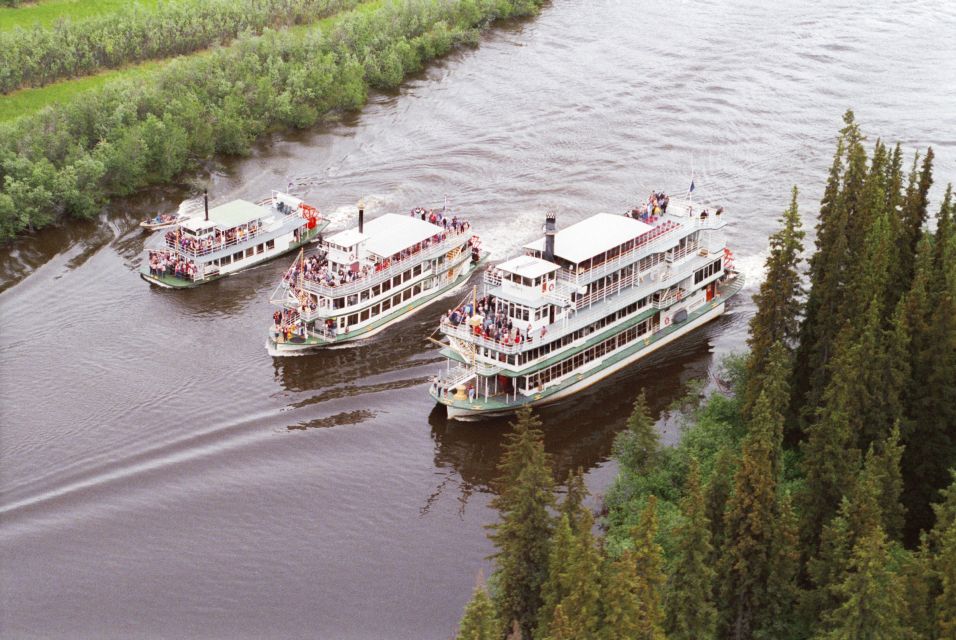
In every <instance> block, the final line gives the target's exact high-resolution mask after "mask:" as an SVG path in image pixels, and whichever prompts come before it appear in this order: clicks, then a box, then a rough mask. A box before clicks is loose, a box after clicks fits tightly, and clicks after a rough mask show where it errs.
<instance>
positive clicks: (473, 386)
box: [429, 275, 744, 418]
mask: <svg viewBox="0 0 956 640" xmlns="http://www.w3.org/2000/svg"><path fill="white" fill-rule="evenodd" d="M743 285H744V278H743V277H742V276H739V275H738V276H737V277H735V278H733V279H732V280H729V281H727V282H725V283H723V284H722V286H721V287H720V288H719V289H718V295H716V296H715V297H713V298H712V299H711V300H708V301H707V302H706V303H705V304H703V305H701V306H699V307H698V308H696V309H695V310H694V311H693V312H691V313H689V314H688V315H687V317H686V319H684V320H682V321H680V322H674V323H671V324H669V325H667V326H663V325H660V324H657V323H653V322H652V323H650V324H649V325H646V333H643V334H640V335H635V336H629V339H628V340H626V341H624V342H623V343H619V345H620V346H618V347H616V348H615V349H613V350H605V351H603V352H601V353H600V355H595V356H594V357H593V359H591V360H587V359H585V357H581V358H580V361H577V360H572V358H571V357H569V358H567V359H566V361H568V362H569V363H573V365H574V366H573V367H569V368H568V370H567V371H563V373H562V377H561V379H560V380H558V381H556V382H553V383H551V384H550V385H549V386H547V387H543V386H541V385H540V383H539V381H540V380H541V378H540V377H539V376H540V374H541V370H536V371H534V372H531V373H529V374H527V375H522V376H520V377H518V378H508V377H506V376H502V375H498V373H499V372H496V371H492V372H490V373H489V374H488V375H482V372H481V371H479V370H477V369H476V368H473V367H467V366H464V367H458V368H457V369H456V370H452V369H450V370H449V371H448V372H447V373H446V374H443V375H439V376H438V377H437V378H436V379H435V380H434V381H433V383H432V385H431V387H430V389H429V394H430V395H431V396H432V397H433V398H434V399H435V401H436V402H438V403H440V404H443V405H445V406H446V407H447V410H448V416H449V417H450V418H467V417H477V416H481V415H485V416H494V415H504V414H509V413H513V412H514V411H515V410H517V409H518V408H520V407H522V406H525V405H532V406H537V405H543V404H549V403H553V402H557V401H559V400H561V399H563V398H566V397H568V396H570V395H572V394H574V393H577V392H578V391H581V390H583V389H585V388H587V387H589V386H591V385H592V384H595V383H596V382H598V381H600V380H602V379H603V378H606V377H607V376H609V375H611V374H613V373H614V372H616V371H618V370H620V369H622V368H624V367H626V366H627V365H629V364H631V363H633V362H635V361H637V360H639V359H640V358H642V357H644V356H646V355H649V354H650V353H651V352H653V351H655V350H657V349H658V348H661V347H663V346H664V345H666V344H668V343H670V342H672V341H673V340H675V339H677V338H679V337H680V336H682V335H684V334H685V333H688V332H690V331H692V330H694V329H696V328H698V327H700V326H703V325H704V324H706V323H707V322H709V321H711V320H713V319H715V318H717V317H718V316H720V315H721V314H722V313H723V311H724V305H725V303H726V302H727V300H728V299H729V298H731V297H733V296H734V295H736V294H737V293H738V292H739V291H740V289H741V288H743ZM641 324H643V323H641ZM634 329H635V327H633V326H623V327H621V329H620V330H619V331H618V332H616V333H615V335H614V336H611V338H610V339H612V340H613V339H614V338H617V337H621V336H624V335H625V334H627V333H628V332H629V331H634ZM593 353H596V352H593ZM578 355H581V354H578ZM574 357H575V358H576V357H577V356H574Z"/></svg>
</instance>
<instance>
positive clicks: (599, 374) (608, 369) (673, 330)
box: [429, 276, 742, 421]
mask: <svg viewBox="0 0 956 640" xmlns="http://www.w3.org/2000/svg"><path fill="white" fill-rule="evenodd" d="M738 277H739V276H738ZM739 286H742V279H741V281H740V283H738V287H735V289H736V290H739ZM736 290H735V291H734V292H733V293H732V294H731V296H726V297H723V296H722V299H720V300H719V301H715V302H716V304H713V303H712V304H713V306H711V308H710V309H707V310H705V311H703V312H702V313H700V315H697V316H696V317H693V318H691V319H689V320H688V321H687V322H686V323H685V324H681V325H679V326H671V327H670V328H669V329H667V330H666V333H665V332H664V331H662V332H659V333H658V335H657V336H656V337H655V336H651V338H650V341H649V342H647V343H646V344H643V343H639V344H638V345H635V347H636V348H635V350H634V351H633V352H632V353H628V354H627V355H625V356H624V357H623V358H621V359H620V360H617V361H614V362H611V363H609V364H607V365H604V366H597V367H595V368H593V369H590V370H588V371H585V372H582V373H580V374H577V376H576V378H577V379H576V380H574V381H573V382H571V383H570V384H567V385H565V386H561V387H560V388H558V389H556V390H554V391H551V392H550V393H549V392H547V391H545V392H543V393H537V394H534V395H531V396H521V395H519V396H518V399H517V400H516V401H511V402H507V403H503V402H499V403H497V406H489V405H488V404H487V403H485V402H482V401H481V400H480V399H479V400H477V401H474V402H469V401H467V400H466V401H461V400H455V399H454V398H452V397H448V396H438V395H437V394H436V392H435V390H434V389H432V390H430V391H429V393H430V395H431V396H432V397H433V398H434V399H435V400H436V401H437V402H438V403H439V404H443V405H445V407H446V410H447V414H448V418H449V419H450V420H462V421H473V420H478V419H482V418H492V417H497V416H507V415H511V414H513V413H514V412H515V411H517V410H518V409H519V408H520V407H523V406H532V407H541V406H546V405H549V404H554V403H557V402H560V401H562V400H565V399H567V398H568V397H570V396H572V395H574V394H576V393H579V392H581V391H584V390H585V389H587V388H588V387H590V386H592V385H594V384H597V383H598V382H600V381H601V380H604V379H605V378H607V377H608V376H611V375H613V374H615V373H617V372H618V371H621V370H622V369H625V368H627V367H628V366H630V365H632V364H634V363H635V362H637V361H638V360H640V359H641V358H644V357H646V356H648V355H650V354H652V353H654V352H655V351H657V350H658V349H661V348H662V347H665V346H667V345H668V344H670V343H672V342H674V341H675V340H678V339H679V338H681V337H682V336H684V335H686V334H688V333H690V332H691V331H694V330H696V329H698V328H700V327H702V326H704V325H706V324H707V323H709V322H710V321H712V320H715V319H716V318H718V317H720V316H721V315H722V314H723V313H724V311H725V309H726V304H727V300H728V299H729V298H730V297H732V295H734V294H736Z"/></svg>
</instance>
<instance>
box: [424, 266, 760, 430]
mask: <svg viewBox="0 0 956 640" xmlns="http://www.w3.org/2000/svg"><path fill="white" fill-rule="evenodd" d="M744 283H745V279H744V276H743V275H740V274H738V275H737V277H736V278H734V280H733V282H731V283H730V284H728V285H727V286H726V288H725V289H724V290H723V291H721V292H720V295H718V296H715V297H714V299H713V300H710V301H709V302H707V303H705V304H703V305H701V306H700V307H699V308H697V309H695V310H694V311H693V312H692V313H691V314H689V315H688V317H687V320H686V321H684V322H681V323H680V324H679V325H673V324H672V325H671V326H669V327H666V328H664V329H661V330H660V331H658V332H657V333H655V334H654V335H653V336H651V337H649V338H645V339H644V340H638V341H636V342H635V343H634V344H632V345H631V346H629V347H627V348H625V349H622V350H621V351H619V352H617V353H615V354H614V355H612V356H611V357H609V358H608V359H607V360H605V361H603V362H602V363H601V366H599V367H595V368H594V369H590V370H589V371H587V372H584V373H579V374H576V375H573V376H571V377H569V378H568V379H566V380H563V381H561V382H560V383H558V384H556V385H554V386H551V387H548V388H547V389H546V390H544V391H541V392H539V393H536V394H534V395H532V396H520V394H519V396H520V397H519V398H518V400H517V401H501V400H497V399H494V398H489V399H488V400H483V399H481V398H475V399H474V400H473V401H467V400H465V401H461V400H454V399H453V398H450V397H445V398H440V397H439V396H438V394H437V392H436V391H435V390H434V389H431V388H429V390H428V395H430V396H431V397H432V398H433V399H434V400H435V402H437V403H438V404H443V405H446V406H448V407H454V408H457V409H461V410H463V411H466V412H469V414H470V416H471V417H475V416H479V415H480V414H486V415H488V416H489V417H490V416H492V415H498V414H504V413H510V412H513V411H516V410H518V409H519V408H521V407H523V406H524V405H527V404H547V402H548V398H549V397H551V396H554V395H556V394H558V393H559V392H561V391H564V390H565V389H567V388H568V387H570V386H572V385H575V384H577V383H579V382H581V381H582V380H584V379H585V378H588V377H590V376H592V375H594V374H596V373H599V372H601V371H604V370H605V369H607V368H609V367H612V366H614V365H615V364H617V363H619V362H620V361H621V360H625V359H627V358H629V357H631V356H632V355H634V354H635V353H637V352H638V351H641V350H642V349H645V348H647V347H649V346H651V345H652V344H654V343H656V342H658V341H660V340H661V339H663V338H665V337H667V336H669V335H671V334H673V333H675V332H677V331H680V330H682V329H683V328H684V327H685V326H686V325H687V324H688V323H690V322H693V321H694V320H696V319H698V318H700V317H701V316H703V315H705V314H707V313H708V312H710V311H713V310H714V309H715V308H717V307H718V306H720V305H722V304H725V303H726V302H727V301H728V300H729V299H730V298H732V297H734V296H735V295H737V293H739V292H740V290H741V289H742V288H743V286H744ZM641 315H643V314H641ZM632 324H633V323H630V322H629V323H627V324H626V325H621V326H620V327H617V328H615V329H614V330H613V333H614V334H617V333H620V332H622V331H626V330H627V329H628V328H629V327H630V326H631V325H632ZM702 326H703V325H702ZM606 337H609V336H605V337H602V339H606ZM592 346H593V345H592ZM442 351H444V350H442ZM569 355H571V352H567V353H563V354H561V359H564V358H567V357H568V356H569ZM543 366H545V365H544V364H543V363H542V364H541V365H539V366H535V367H534V370H538V369H541V368H543ZM523 371H524V372H526V371H528V370H527V369H524V370H523ZM508 374H511V375H512V376H513V375H515V374H514V373H513V372H507V373H506V372H505V371H502V372H501V375H508ZM517 375H527V373H521V374H517Z"/></svg>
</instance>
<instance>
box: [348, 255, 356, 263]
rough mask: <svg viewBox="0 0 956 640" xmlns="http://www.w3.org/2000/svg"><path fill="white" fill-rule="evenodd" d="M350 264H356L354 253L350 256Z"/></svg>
mask: <svg viewBox="0 0 956 640" xmlns="http://www.w3.org/2000/svg"><path fill="white" fill-rule="evenodd" d="M349 262H355V254H354V253H350V254H349Z"/></svg>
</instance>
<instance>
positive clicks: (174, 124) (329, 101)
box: [0, 0, 515, 239]
mask: <svg viewBox="0 0 956 640" xmlns="http://www.w3.org/2000/svg"><path fill="white" fill-rule="evenodd" d="M502 6H509V7H510V3H509V2H507V1H506V0H457V1H455V0H404V1H402V2H394V3H389V4H386V5H384V6H383V7H382V8H380V9H378V10H376V11H361V10H357V11H353V12H351V13H349V14H345V15H343V16H342V17H341V18H340V19H339V22H338V23H337V25H336V26H335V28H334V29H332V31H331V33H330V34H329V36H328V37H327V38H326V37H324V36H323V35H322V33H321V31H320V30H319V29H317V28H316V29H315V30H313V31H312V32H311V33H310V34H308V35H307V36H306V37H303V38H289V37H288V35H287V34H286V33H282V32H276V31H273V30H271V29H270V30H266V31H265V32H264V33H263V34H262V35H261V36H252V35H243V36H241V37H240V38H239V39H238V40H237V41H236V42H235V43H234V44H233V45H232V46H230V47H226V48H222V49H218V50H216V51H214V52H212V53H211V54H209V55H203V56H196V57H185V58H181V59H177V60H173V61H171V62H170V63H169V64H168V65H165V66H163V68H162V69H160V70H159V71H157V72H156V73H154V74H152V75H150V76H148V78H146V79H143V78H138V79H125V80H120V81H116V82H113V83H109V84H106V85H104V86H103V87H102V88H100V89H96V90H91V91H88V92H86V93H83V94H80V95H78V96H77V97H76V98H75V99H74V100H73V101H72V102H71V103H69V104H65V105H57V106H54V107H49V108H46V109H44V110H43V111H41V112H39V113H37V114H36V115H33V116H29V117H24V118H20V119H19V120H16V121H14V122H12V123H5V124H0V184H2V191H0V193H2V194H3V195H4V196H6V197H5V198H2V199H0V216H2V219H0V239H4V238H9V237H11V236H12V235H14V234H16V233H18V232H20V231H22V230H24V229H36V228H39V227H42V226H44V225H46V224H49V223H50V222H52V221H53V220H55V219H56V217H57V216H58V215H61V214H67V215H71V216H76V217H89V216H91V215H93V214H95V212H96V210H97V208H98V206H99V205H100V204H102V202H103V201H104V200H105V199H106V198H107V197H109V196H110V195H114V194H127V193H131V192H133V191H135V190H136V189H139V188H141V187H143V186H145V185H148V184H151V183H160V182H166V181H168V180H170V179H171V178H172V177H174V176H176V175H177V174H179V173H181V172H182V171H183V170H184V169H186V168H187V167H189V166H191V165H192V164H193V163H194V162H195V161H197V160H200V159H204V158H208V157H209V156H210V155H212V154H214V153H222V154H243V153H246V152H248V150H249V147H250V145H251V144H252V142H253V141H254V140H255V139H256V138H257V137H258V136H260V135H262V134H263V133H264V132H266V131H269V130H272V129H279V128H291V127H307V126H311V125H312V124H314V123H315V122H316V121H317V120H318V119H319V118H320V117H321V116H322V115H323V114H327V113H328V112H330V111H333V110H351V109H357V108H359V107H361V106H362V105H363V104H364V103H365V100H366V96H367V92H368V87H369V86H370V85H371V86H375V87H391V86H394V85H396V84H398V83H399V82H401V80H402V78H403V77H404V76H405V74H407V73H409V72H410V71H416V70H418V69H421V67H422V65H423V64H424V63H425V62H426V61H427V60H428V59H429V58H430V57H432V56H435V55H439V54H441V53H444V52H447V51H448V50H450V49H451V48H453V47H455V46H459V45H461V44H464V43H468V42H474V39H475V33H476V30H477V29H478V28H480V27H481V26H483V25H485V24H487V22H488V21H489V20H490V19H492V18H494V17H495V16H498V15H504V13H503V12H502V11H501V7H502ZM507 15H515V11H514V10H510V12H508V13H507ZM11 203H12V205H11Z"/></svg>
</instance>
